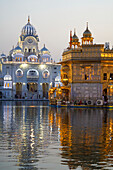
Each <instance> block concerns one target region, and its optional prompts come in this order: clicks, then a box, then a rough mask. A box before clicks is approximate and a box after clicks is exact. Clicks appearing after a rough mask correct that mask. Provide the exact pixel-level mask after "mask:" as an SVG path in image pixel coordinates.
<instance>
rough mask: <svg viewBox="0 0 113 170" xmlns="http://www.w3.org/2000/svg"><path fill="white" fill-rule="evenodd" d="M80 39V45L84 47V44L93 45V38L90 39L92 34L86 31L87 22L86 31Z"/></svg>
mask: <svg viewBox="0 0 113 170" xmlns="http://www.w3.org/2000/svg"><path fill="white" fill-rule="evenodd" d="M81 39H82V45H84V44H93V39H94V38H93V37H92V34H91V32H90V31H89V29H88V22H87V27H86V30H85V31H84V33H83V37H82V38H81Z"/></svg>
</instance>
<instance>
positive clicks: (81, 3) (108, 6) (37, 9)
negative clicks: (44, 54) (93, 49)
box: [0, 0, 113, 60]
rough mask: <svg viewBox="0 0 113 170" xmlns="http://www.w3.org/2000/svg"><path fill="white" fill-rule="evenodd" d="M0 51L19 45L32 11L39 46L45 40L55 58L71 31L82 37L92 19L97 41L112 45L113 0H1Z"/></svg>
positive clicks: (32, 20) (59, 54)
mask: <svg viewBox="0 0 113 170" xmlns="http://www.w3.org/2000/svg"><path fill="white" fill-rule="evenodd" d="M0 7H1V9H0V16H1V17H0V23H1V24H0V53H2V52H4V53H6V54H7V55H8V52H9V50H10V49H11V48H12V46H13V45H14V46H16V44H17V42H18V38H19V36H20V34H21V30H22V27H23V26H24V25H25V24H26V23H27V18H28V15H30V20H31V24H32V25H33V26H34V27H35V28H36V30H37V34H38V35H39V39H40V42H39V48H40V49H41V48H42V47H43V44H46V47H47V48H48V49H49V51H50V52H51V55H52V57H53V58H54V59H55V60H59V59H60V58H61V55H62V52H63V50H64V49H65V48H67V46H68V42H69V32H70V30H74V28H76V33H77V36H78V37H79V39H80V41H81V37H82V34H83V32H84V31H85V28H86V22H87V21H88V23H89V30H90V31H91V32H92V35H93V37H94V42H95V43H103V44H104V43H105V42H110V47H112V45H113V10H112V8H113V0H106V1H105V0H0Z"/></svg>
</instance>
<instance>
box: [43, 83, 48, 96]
mask: <svg viewBox="0 0 113 170" xmlns="http://www.w3.org/2000/svg"><path fill="white" fill-rule="evenodd" d="M42 90H43V97H45V98H46V99H47V98H48V90H49V85H48V83H43V84H42Z"/></svg>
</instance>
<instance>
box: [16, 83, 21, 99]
mask: <svg viewBox="0 0 113 170" xmlns="http://www.w3.org/2000/svg"><path fill="white" fill-rule="evenodd" d="M16 97H17V98H21V97H22V83H19V82H18V83H16Z"/></svg>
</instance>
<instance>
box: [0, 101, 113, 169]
mask: <svg viewBox="0 0 113 170" xmlns="http://www.w3.org/2000/svg"><path fill="white" fill-rule="evenodd" d="M37 169H47V170H50V169H51V170H54V169H56V170H57V169H58V170H59V169H61V170H62V169H63V170H66V169H77V170H81V169H83V170H91V169H108V170H109V169H113V110H106V109H67V108H54V107H49V106H48V103H46V102H1V103H0V170H37Z"/></svg>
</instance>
